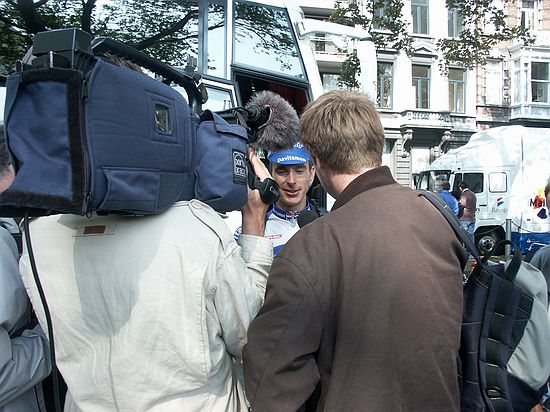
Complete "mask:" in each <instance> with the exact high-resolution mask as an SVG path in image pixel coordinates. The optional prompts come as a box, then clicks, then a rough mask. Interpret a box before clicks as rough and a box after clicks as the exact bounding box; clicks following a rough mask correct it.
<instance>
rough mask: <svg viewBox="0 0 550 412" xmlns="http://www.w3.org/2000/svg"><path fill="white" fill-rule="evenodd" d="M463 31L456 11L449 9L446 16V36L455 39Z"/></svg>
mask: <svg viewBox="0 0 550 412" xmlns="http://www.w3.org/2000/svg"><path fill="white" fill-rule="evenodd" d="M462 30H464V24H463V23H462V16H461V15H460V13H459V11H458V10H457V9H454V8H452V9H449V10H448V14H447V35H448V36H449V37H452V38H455V37H458V36H459V34H460V33H461V32H462Z"/></svg>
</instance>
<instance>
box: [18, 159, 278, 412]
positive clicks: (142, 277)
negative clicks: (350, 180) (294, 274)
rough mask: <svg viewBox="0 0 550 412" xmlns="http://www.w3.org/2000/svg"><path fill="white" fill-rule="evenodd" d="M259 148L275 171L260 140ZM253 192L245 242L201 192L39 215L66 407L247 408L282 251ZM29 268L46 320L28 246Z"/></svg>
mask: <svg viewBox="0 0 550 412" xmlns="http://www.w3.org/2000/svg"><path fill="white" fill-rule="evenodd" d="M249 158H250V161H251V164H252V167H253V169H254V171H255V173H256V175H257V176H258V178H259V179H260V180H262V181H263V180H264V179H265V178H266V177H269V172H268V170H267V169H266V168H265V166H264V165H263V164H262V162H261V161H260V160H259V159H258V157H257V156H256V154H255V153H254V152H253V151H252V150H250V151H249ZM248 195H249V196H248V202H247V203H246V204H245V206H244V207H243V209H242V215H243V235H242V236H241V238H240V239H239V244H240V245H238V244H237V243H236V242H235V241H234V239H233V237H232V235H231V232H230V231H229V229H228V227H227V226H226V224H225V223H224V222H223V220H222V219H221V217H220V215H219V214H218V213H217V212H215V211H214V210H213V209H212V208H210V207H209V206H207V205H206V204H204V203H202V202H200V201H198V200H191V201H179V202H176V203H175V204H174V205H173V206H172V207H171V208H170V209H169V210H167V211H165V212H163V213H161V214H158V215H150V216H142V217H136V216H121V215H113V214H111V215H102V216H99V215H96V214H94V215H93V216H92V217H91V218H87V217H85V216H77V215H55V216H48V217H41V218H38V219H36V220H34V221H32V222H31V223H30V230H29V231H30V237H31V239H32V243H33V249H34V255H35V259H36V265H37V268H38V273H39V275H40V279H41V281H42V286H43V289H44V293H45V295H46V300H47V302H48V305H49V308H50V312H51V315H52V324H53V326H52V327H53V333H54V336H55V344H56V347H55V348H56V355H57V356H56V358H57V364H58V367H59V370H60V372H61V374H62V375H63V378H64V379H65V381H66V383H67V387H68V392H67V398H66V401H65V411H89V410H105V411H110V410H117V411H156V410H162V411H173V410H174V411H175V410H182V411H246V410H247V405H246V401H245V398H244V394H243V392H242V382H241V380H240V379H239V378H238V376H242V371H241V370H240V369H239V368H240V365H241V362H240V360H241V352H242V347H243V345H244V344H245V343H246V332H247V329H248V325H249V323H250V321H251V320H252V319H253V318H254V316H255V315H256V313H257V311H258V310H259V309H260V307H261V305H262V303H263V296H264V290H265V284H266V281H267V273H268V270H269V267H270V265H271V261H272V243H271V241H269V240H267V239H265V238H264V237H263V232H264V216H265V213H266V211H267V205H265V204H264V203H263V202H262V201H261V199H260V196H259V192H258V191H257V190H254V191H252V190H249V192H248ZM21 272H22V276H23V280H24V282H25V284H26V286H27V289H28V290H29V294H30V297H31V301H32V303H33V304H34V305H35V308H36V311H37V316H38V319H39V321H40V323H41V324H42V325H43V326H44V325H45V317H44V311H43V309H42V305H41V303H40V300H39V296H38V292H37V288H36V286H35V284H34V281H33V279H32V274H31V268H30V266H29V255H28V251H27V250H24V252H23V256H22V260H21Z"/></svg>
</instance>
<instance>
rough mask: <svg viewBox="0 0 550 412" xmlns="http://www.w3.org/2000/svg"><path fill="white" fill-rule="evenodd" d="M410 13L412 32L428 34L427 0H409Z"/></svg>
mask: <svg viewBox="0 0 550 412" xmlns="http://www.w3.org/2000/svg"><path fill="white" fill-rule="evenodd" d="M411 15H412V29H413V33H414V34H425V35H428V34H429V33H430V24H429V22H430V2H429V0H411ZM423 17H424V19H423Z"/></svg>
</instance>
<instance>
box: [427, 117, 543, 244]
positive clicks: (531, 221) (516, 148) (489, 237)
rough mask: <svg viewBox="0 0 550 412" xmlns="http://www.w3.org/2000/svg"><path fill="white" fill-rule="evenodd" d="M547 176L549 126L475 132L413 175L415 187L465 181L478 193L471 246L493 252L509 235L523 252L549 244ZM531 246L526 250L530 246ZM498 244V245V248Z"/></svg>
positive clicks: (434, 187) (429, 187)
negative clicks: (508, 226)
mask: <svg viewBox="0 0 550 412" xmlns="http://www.w3.org/2000/svg"><path fill="white" fill-rule="evenodd" d="M549 177H550V129H549V128H533V127H524V126H519V125H515V126H502V127H495V128H491V129H487V130H485V131H482V132H479V133H475V134H474V135H472V137H471V138H470V141H469V142H468V143H467V144H466V145H464V146H461V147H459V148H457V149H454V150H450V151H449V152H447V153H445V154H443V155H441V156H440V157H439V158H437V159H436V160H434V161H433V162H432V163H431V164H430V165H429V166H428V168H427V169H426V170H424V171H422V172H421V173H420V174H419V176H418V179H417V188H418V189H427V190H431V191H438V190H439V189H440V188H441V183H442V182H444V181H448V182H449V183H450V184H451V190H458V184H459V183H460V182H461V181H462V180H464V181H466V182H467V183H468V185H469V187H470V189H471V190H472V191H473V192H474V193H475V194H476V197H477V212H476V231H475V240H476V246H477V247H478V249H479V250H480V251H481V252H487V251H492V252H493V253H497V254H498V253H499V252H500V251H497V250H493V248H494V246H495V244H496V242H498V241H499V240H502V239H505V233H506V232H505V224H506V220H507V219H511V232H512V233H511V238H512V242H514V243H515V244H517V245H518V246H519V247H520V249H521V251H522V252H523V253H527V252H528V251H529V250H531V251H532V250H533V247H534V246H535V245H537V246H538V245H541V244H550V212H549V210H548V207H549V205H547V204H546V200H545V196H544V187H545V185H546V183H547V182H548V179H549ZM530 248H531V249H530ZM499 249H500V248H499Z"/></svg>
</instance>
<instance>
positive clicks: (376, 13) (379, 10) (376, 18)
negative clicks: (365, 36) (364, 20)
mask: <svg viewBox="0 0 550 412" xmlns="http://www.w3.org/2000/svg"><path fill="white" fill-rule="evenodd" d="M384 16H385V13H384V7H375V8H374V10H373V11H372V27H373V28H374V29H377V30H384V29H385V28H386V27H384V25H383V24H382V20H383V19H384Z"/></svg>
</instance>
